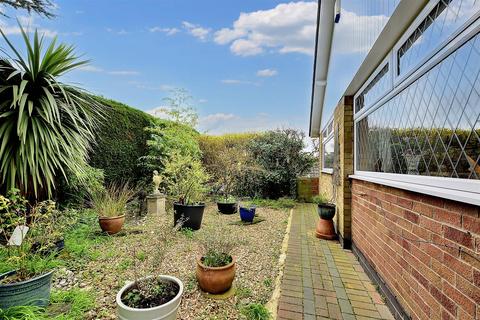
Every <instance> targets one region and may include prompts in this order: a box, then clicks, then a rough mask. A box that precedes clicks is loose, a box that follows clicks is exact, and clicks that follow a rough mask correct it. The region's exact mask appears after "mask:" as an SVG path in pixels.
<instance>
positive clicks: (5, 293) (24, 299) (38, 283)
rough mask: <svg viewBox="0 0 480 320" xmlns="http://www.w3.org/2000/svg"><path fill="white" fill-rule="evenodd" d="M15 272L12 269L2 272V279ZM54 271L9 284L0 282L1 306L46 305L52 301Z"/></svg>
mask: <svg viewBox="0 0 480 320" xmlns="http://www.w3.org/2000/svg"><path fill="white" fill-rule="evenodd" d="M13 274H15V271H10V272H7V273H4V274H0V279H3V278H6V277H8V276H11V275H13ZM52 274H53V271H50V272H47V273H45V274H43V275H41V276H38V277H35V278H32V279H29V280H26V281H21V282H16V283H9V284H0V308H1V309H7V308H9V307H14V306H27V305H35V306H41V307H45V306H47V305H48V303H49V302H50V288H51V283H52Z"/></svg>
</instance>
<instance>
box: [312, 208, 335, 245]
mask: <svg viewBox="0 0 480 320" xmlns="http://www.w3.org/2000/svg"><path fill="white" fill-rule="evenodd" d="M318 215H319V216H320V219H318V222H317V228H316V230H315V234H316V236H317V238H319V239H325V240H334V239H336V238H337V234H336V233H335V227H334V226H333V217H334V216H335V205H334V204H331V203H323V204H319V205H318Z"/></svg>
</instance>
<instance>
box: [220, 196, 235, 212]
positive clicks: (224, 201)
mask: <svg viewBox="0 0 480 320" xmlns="http://www.w3.org/2000/svg"><path fill="white" fill-rule="evenodd" d="M237 207H238V203H237V200H236V199H235V198H234V197H232V196H225V197H221V198H219V199H218V200H217V208H218V211H219V212H220V213H223V214H234V213H235V212H237Z"/></svg>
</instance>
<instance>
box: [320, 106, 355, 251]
mask: <svg viewBox="0 0 480 320" xmlns="http://www.w3.org/2000/svg"><path fill="white" fill-rule="evenodd" d="M333 123H334V128H335V129H334V130H335V131H337V130H338V136H337V137H338V143H339V177H340V178H339V185H338V186H337V194H336V197H335V199H334V201H335V205H336V210H337V212H336V215H335V218H334V223H335V228H336V230H337V233H338V234H339V235H340V237H341V238H340V240H341V242H342V245H343V246H344V247H349V246H350V243H351V241H350V240H351V186H350V180H349V179H348V176H349V175H351V174H353V98H352V97H344V98H342V100H341V101H340V102H339V104H338V105H337V107H336V108H335V111H334V115H333ZM335 143H337V142H335ZM322 147H323V144H320V168H321V165H322V161H323V159H322V156H323V150H322ZM333 180H334V179H333V174H330V173H325V172H320V177H319V192H320V194H324V195H325V196H327V197H328V198H332V197H333V193H334V192H333V184H334V181H333Z"/></svg>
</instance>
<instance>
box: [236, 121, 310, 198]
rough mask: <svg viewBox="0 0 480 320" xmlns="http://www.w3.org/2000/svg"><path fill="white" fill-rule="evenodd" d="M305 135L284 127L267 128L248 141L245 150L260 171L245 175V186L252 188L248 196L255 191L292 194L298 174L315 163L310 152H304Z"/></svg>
mask: <svg viewBox="0 0 480 320" xmlns="http://www.w3.org/2000/svg"><path fill="white" fill-rule="evenodd" d="M304 138H305V134H304V133H303V132H301V131H297V130H294V129H283V130H274V131H268V132H266V133H265V134H263V135H260V136H258V137H256V138H255V139H253V140H252V141H251V143H250V144H249V145H248V152H249V154H250V155H251V156H252V157H253V158H254V160H255V162H256V164H257V165H258V166H259V167H260V168H261V169H262V170H259V171H257V172H256V174H254V173H251V177H246V178H248V180H246V181H245V188H247V190H246V191H248V188H250V189H251V191H250V192H249V193H250V196H251V193H256V195H257V196H258V195H259V196H261V197H263V198H272V199H277V198H279V197H284V196H290V197H295V195H296V190H297V177H298V176H300V175H302V174H303V173H305V172H307V171H308V170H310V169H311V168H312V166H313V165H315V164H316V162H317V160H316V157H315V156H314V154H313V152H306V151H304V148H305V142H304ZM247 183H251V185H247ZM254 190H255V192H253V191H254ZM258 190H260V191H258Z"/></svg>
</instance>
